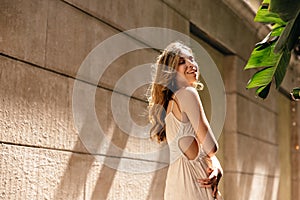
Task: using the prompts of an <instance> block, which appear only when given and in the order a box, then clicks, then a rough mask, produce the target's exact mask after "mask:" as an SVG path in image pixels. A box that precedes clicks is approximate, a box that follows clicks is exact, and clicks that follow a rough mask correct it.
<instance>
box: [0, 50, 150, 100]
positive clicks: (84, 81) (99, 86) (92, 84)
mask: <svg viewBox="0 0 300 200" xmlns="http://www.w3.org/2000/svg"><path fill="white" fill-rule="evenodd" d="M0 56H3V57H5V58H8V59H11V60H14V61H17V62H21V63H23V64H26V65H30V66H32V67H35V68H38V69H40V70H44V71H47V72H50V73H53V74H56V75H59V76H63V77H65V78H70V79H73V80H76V81H80V82H83V83H86V84H88V85H91V86H95V87H97V88H99V89H104V90H107V91H110V92H115V93H117V94H120V95H124V96H126V97H129V98H132V99H134V100H137V101H141V102H144V103H148V102H147V101H146V100H144V99H141V98H138V97H134V96H129V95H127V94H125V93H122V92H120V91H117V90H114V89H111V88H109V87H104V86H101V85H96V84H94V83H91V82H89V81H86V80H83V79H78V78H76V77H74V76H71V75H68V74H66V73H62V72H58V71H55V70H53V69H49V68H45V67H42V66H40V65H37V64H34V63H31V62H29V61H26V60H23V59H20V58H17V57H14V56H10V55H7V54H4V53H2V52H0Z"/></svg>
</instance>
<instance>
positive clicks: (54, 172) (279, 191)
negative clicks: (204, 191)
mask: <svg viewBox="0 0 300 200" xmlns="http://www.w3.org/2000/svg"><path fill="white" fill-rule="evenodd" d="M0 16H1V17H0V27H2V28H1V29H0V77H1V79H0V98H1V99H0V171H1V175H0V180H1V181H0V199H162V196H163V189H164V179H165V175H166V170H167V168H162V169H160V170H158V171H155V172H151V173H139V174H134V173H128V172H126V171H121V170H118V168H120V166H121V165H122V163H123V162H125V163H130V162H132V163H134V164H136V165H138V166H141V167H143V166H146V165H151V164H153V162H152V161H151V160H137V159H133V158H128V157H124V156H123V155H122V153H118V152H117V153H116V152H114V151H113V150H112V148H109V151H108V152H105V153H104V154H101V155H98V156H95V157H94V156H91V155H90V154H89V152H88V151H87V150H86V148H85V146H84V145H83V144H82V142H81V140H80V138H79V134H80V133H86V132H87V133H88V132H89V131H90V129H89V128H90V127H89V126H86V127H85V126H83V127H81V129H78V127H77V128H76V126H75V124H74V121H73V113H72V112H73V111H72V94H73V87H74V81H75V77H76V73H77V71H78V69H79V66H80V65H81V63H82V61H83V60H84V58H85V57H86V56H87V55H88V53H89V52H90V51H91V50H92V49H93V48H94V47H95V46H96V45H98V44H99V43H100V42H101V41H104V40H105V39H107V38H109V37H110V36H113V35H115V34H117V33H119V32H120V31H123V30H128V29H132V28H137V27H147V26H152V27H166V28H170V29H174V30H177V31H180V32H181V33H184V34H187V35H191V36H192V34H191V33H190V29H189V26H190V23H192V24H194V25H195V26H196V27H197V28H199V30H201V32H202V34H203V35H198V36H197V35H196V36H195V35H193V36H192V37H193V38H194V39H196V40H198V41H199V42H200V43H201V44H202V45H203V46H204V48H206V49H207V51H208V52H209V53H210V54H211V56H212V58H213V59H214V61H215V62H216V64H217V66H218V68H219V70H220V72H221V75H222V78H223V80H224V84H225V88H226V96H227V113H226V122H225V126H224V130H223V133H222V135H221V137H220V139H219V143H220V147H221V150H220V152H219V153H218V157H219V158H220V160H221V162H222V165H223V167H224V172H225V173H224V178H223V180H222V182H221V191H222V193H223V195H224V196H225V199H230V200H240V199H245V200H246V199H247V200H248V199H255V200H260V199H262V200H267V199H300V196H299V193H298V195H297V194H296V192H295V191H296V190H295V189H293V190H292V188H293V186H295V185H296V186H297V185H298V183H299V176H296V177H297V178H295V177H294V176H293V179H292V178H291V176H292V174H291V170H292V172H293V174H298V175H299V168H295V167H294V168H293V167H291V163H290V162H292V161H294V162H296V161H297V162H298V164H297V166H299V159H298V157H299V152H298V151H295V150H293V149H291V152H292V153H293V156H294V159H291V160H292V161H289V158H290V157H289V156H290V153H291V152H290V150H286V149H288V147H289V146H290V145H294V143H292V142H291V143H292V144H290V143H289V139H288V137H284V135H285V133H284V130H285V129H286V128H287V127H288V125H287V124H289V123H291V121H292V120H293V116H292V113H291V110H287V109H289V106H290V104H289V100H288V99H287V98H286V97H283V96H280V95H279V94H277V93H278V92H277V91H275V89H272V92H271V94H270V96H271V97H270V98H268V99H267V100H264V101H262V100H260V99H257V98H256V97H255V96H254V93H253V91H247V90H245V85H246V83H247V81H248V79H249V77H250V76H251V74H252V73H253V71H252V72H251V71H243V66H244V65H245V63H246V61H247V59H248V57H249V55H250V53H251V50H252V48H253V46H254V44H255V42H257V41H259V40H260V39H261V38H262V37H263V36H264V35H265V34H266V33H267V31H268V28H266V27H265V26H262V25H260V24H256V23H254V22H253V17H254V12H253V10H252V8H249V7H248V6H247V4H246V3H244V2H242V1H238V0H236V1H233V0H224V1H211V0H201V1H194V0H190V1H179V0H165V1H161V0H153V1H139V0H133V1H123V0H116V1H110V0H101V1H95V0H86V1H82V0H31V1H17V0H2V2H1V3H0ZM197 37H201V39H200V38H197ZM224 50H225V51H224ZM156 56H157V51H155V50H153V49H143V50H140V51H134V52H131V53H128V54H126V55H124V56H121V57H120V58H118V59H117V60H115V61H114V62H113V63H112V64H111V65H110V67H109V68H108V70H107V71H106V72H105V73H104V75H103V76H102V78H101V79H100V80H99V83H98V88H97V91H96V96H95V100H96V105H95V108H96V114H97V117H98V120H99V123H100V124H101V126H102V127H103V129H104V132H105V133H106V136H107V138H109V139H110V140H111V142H112V143H111V144H112V145H115V146H118V147H119V148H121V149H123V150H125V151H133V152H140V151H147V150H153V149H157V148H159V146H158V145H156V144H154V143H152V142H150V141H148V140H137V139H135V138H132V137H131V136H129V135H127V134H126V133H124V131H122V130H120V128H119V127H118V126H117V125H116V123H115V122H114V119H113V117H112V111H111V107H110V100H111V95H112V89H113V88H114V85H115V84H116V82H117V81H118V80H119V78H120V77H121V76H122V75H123V74H124V73H126V72H127V71H128V70H130V69H132V68H134V67H135V66H137V65H141V64H144V63H151V62H153V61H154V59H155V57H156ZM86 84H88V83H86ZM144 92H145V87H143V88H140V89H139V90H137V91H136V92H135V94H134V98H132V99H131V100H130V106H131V115H132V116H133V120H134V121H135V122H136V123H138V124H146V123H147V116H146V115H145V114H144V115H143V114H142V115H141V114H140V111H142V110H143V111H145V110H146V107H147V103H146V102H145V97H144V96H143V95H142V94H143V93H144ZM204 92H205V91H204ZM204 94H205V95H203V96H204V97H203V99H204V104H205V105H206V107H207V109H208V110H209V107H210V103H209V98H207V94H208V93H207V91H206V93H204ZM119 98H120V99H126V98H128V97H127V96H126V95H123V94H119ZM295 109H296V110H297V108H295ZM295 113H298V114H299V113H300V112H299V111H298V110H297V112H295ZM298 114H297V116H298ZM208 115H210V113H209V111H208ZM289 116H291V118H290V117H289ZM294 119H295V120H296V121H297V119H299V118H297V117H294ZM87 120H88V118H87ZM298 121H299V120H298ZM87 125H88V123H87ZM295 130H296V131H294V134H298V132H299V125H297V126H296V129H295ZM297 131H298V132H297ZM287 135H288V136H289V134H287ZM291 137H292V133H291ZM95 141H96V142H99V144H101V142H102V141H101V140H99V138H98V139H97V138H95ZM96 158H97V159H99V160H101V161H102V163H114V166H115V169H112V168H109V167H108V166H107V165H105V164H102V163H101V162H99V161H98V160H97V159H96ZM155 164H157V165H159V164H160V163H155ZM290 168H291V170H290ZM285 181H287V182H289V183H290V185H289V184H284V182H285ZM291 191H294V192H291ZM292 195H293V196H292ZM284 197H286V198H284ZM291 197H293V198H291Z"/></svg>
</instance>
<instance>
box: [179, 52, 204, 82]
mask: <svg viewBox="0 0 300 200" xmlns="http://www.w3.org/2000/svg"><path fill="white" fill-rule="evenodd" d="M176 70H177V76H176V80H177V84H178V86H187V85H189V86H193V84H194V83H195V82H196V81H197V80H198V75H199V69H198V65H197V63H196V62H195V60H194V57H193V54H192V52H191V51H189V50H187V49H182V50H181V54H180V59H179V63H178V66H177V69H176Z"/></svg>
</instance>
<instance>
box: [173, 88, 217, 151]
mask: <svg viewBox="0 0 300 200" xmlns="http://www.w3.org/2000/svg"><path fill="white" fill-rule="evenodd" d="M176 96H177V98H178V100H179V104H180V107H181V109H182V111H183V112H184V113H185V114H186V115H187V117H188V118H189V121H190V122H191V124H192V126H193V128H194V130H195V133H196V137H197V139H198V141H199V142H200V143H201V144H202V145H203V149H204V151H205V153H206V154H207V155H208V156H209V157H212V156H214V155H215V153H216V151H217V149H218V143H217V140H216V139H215V137H214V134H213V132H212V130H211V127H210V125H209V123H208V120H207V118H206V115H205V112H204V109H203V106H202V102H201V100H200V97H199V95H198V93H197V91H196V89H195V88H193V87H186V88H184V89H182V90H181V91H180V92H178V94H177V95H176Z"/></svg>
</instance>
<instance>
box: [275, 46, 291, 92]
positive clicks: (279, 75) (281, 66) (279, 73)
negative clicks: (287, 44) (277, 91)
mask: <svg viewBox="0 0 300 200" xmlns="http://www.w3.org/2000/svg"><path fill="white" fill-rule="evenodd" d="M290 58H291V52H290V51H289V50H288V49H286V48H285V50H284V51H283V52H282V53H281V55H280V58H279V60H278V62H277V63H276V65H275V68H276V71H275V74H274V76H275V83H276V88H278V87H279V86H280V84H281V82H282V80H283V78H284V76H285V74H286V69H287V67H288V64H289V62H290Z"/></svg>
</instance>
